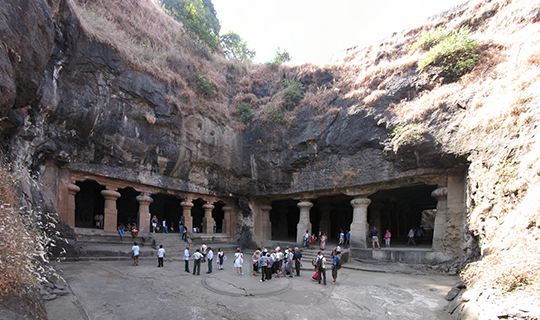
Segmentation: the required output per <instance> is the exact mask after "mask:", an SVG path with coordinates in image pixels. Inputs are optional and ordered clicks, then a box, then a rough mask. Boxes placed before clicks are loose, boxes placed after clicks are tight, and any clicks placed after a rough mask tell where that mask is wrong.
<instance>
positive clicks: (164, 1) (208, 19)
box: [158, 0, 221, 52]
mask: <svg viewBox="0 0 540 320" xmlns="http://www.w3.org/2000/svg"><path fill="white" fill-rule="evenodd" d="M158 2H159V3H160V4H161V5H162V6H163V8H164V9H165V11H166V12H167V13H169V14H170V15H171V16H172V17H174V19H175V20H177V21H180V22H182V24H183V26H184V30H185V31H186V33H187V34H188V35H189V36H190V37H191V38H192V39H194V40H197V41H200V42H201V43H203V44H204V45H206V46H207V47H208V48H210V50H211V51H212V52H216V50H217V48H218V45H219V31H220V29H221V25H220V23H219V19H218V18H217V13H216V10H215V9H214V4H213V3H212V0H158Z"/></svg>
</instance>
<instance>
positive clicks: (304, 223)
mask: <svg viewBox="0 0 540 320" xmlns="http://www.w3.org/2000/svg"><path fill="white" fill-rule="evenodd" d="M311 207H313V203H311V202H309V200H302V201H300V202H298V208H300V219H299V221H298V225H297V227H296V244H297V245H298V246H301V245H302V244H303V242H304V237H303V235H304V232H306V230H311V222H309V209H311Z"/></svg>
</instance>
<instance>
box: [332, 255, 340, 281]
mask: <svg viewBox="0 0 540 320" xmlns="http://www.w3.org/2000/svg"><path fill="white" fill-rule="evenodd" d="M333 255H334V259H332V279H334V281H333V282H332V284H336V280H337V273H338V264H339V256H338V254H337V252H334V253H333Z"/></svg>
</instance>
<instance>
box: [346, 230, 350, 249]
mask: <svg viewBox="0 0 540 320" xmlns="http://www.w3.org/2000/svg"><path fill="white" fill-rule="evenodd" d="M350 245H351V230H349V231H347V234H346V235H345V249H347V248H348V247H349V246H350Z"/></svg>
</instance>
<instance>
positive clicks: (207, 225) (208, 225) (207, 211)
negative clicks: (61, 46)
mask: <svg viewBox="0 0 540 320" xmlns="http://www.w3.org/2000/svg"><path fill="white" fill-rule="evenodd" d="M202 207H203V209H204V218H203V232H204V233H214V218H212V210H213V209H214V208H215V207H214V205H213V204H209V203H206V204H204V205H203V206H202Z"/></svg>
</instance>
